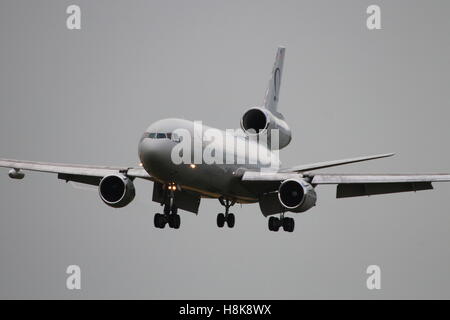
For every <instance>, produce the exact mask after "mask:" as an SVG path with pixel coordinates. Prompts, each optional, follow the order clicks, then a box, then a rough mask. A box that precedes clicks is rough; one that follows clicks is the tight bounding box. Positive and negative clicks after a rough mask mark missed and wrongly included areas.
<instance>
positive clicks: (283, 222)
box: [269, 213, 295, 232]
mask: <svg viewBox="0 0 450 320" xmlns="http://www.w3.org/2000/svg"><path fill="white" fill-rule="evenodd" d="M280 227H283V230H284V231H286V232H293V231H294V228H295V220H294V219H293V218H289V217H285V216H284V213H282V214H281V216H280V218H277V217H270V218H269V230H270V231H275V232H276V231H278V230H279V229H280Z"/></svg>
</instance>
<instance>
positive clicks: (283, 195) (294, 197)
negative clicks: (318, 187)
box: [278, 179, 317, 212]
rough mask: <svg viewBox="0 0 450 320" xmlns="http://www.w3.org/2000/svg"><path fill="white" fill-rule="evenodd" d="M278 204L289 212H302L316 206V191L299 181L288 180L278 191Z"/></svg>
mask: <svg viewBox="0 0 450 320" xmlns="http://www.w3.org/2000/svg"><path fill="white" fill-rule="evenodd" d="M278 199H279V200H280V203H281V204H282V205H283V206H284V207H285V208H286V209H287V210H289V211H292V212H304V211H306V210H308V209H311V208H312V207H314V206H315V205H316V200H317V196H316V191H315V190H314V188H313V186H312V185H311V184H309V183H308V182H306V181H304V180H301V179H298V180H297V179H288V180H285V181H283V182H282V183H281V185H280V187H279V189H278Z"/></svg>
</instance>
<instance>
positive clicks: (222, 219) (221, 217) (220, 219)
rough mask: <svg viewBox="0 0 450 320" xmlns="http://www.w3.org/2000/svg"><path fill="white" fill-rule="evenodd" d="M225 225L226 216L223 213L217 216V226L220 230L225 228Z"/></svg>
mask: <svg viewBox="0 0 450 320" xmlns="http://www.w3.org/2000/svg"><path fill="white" fill-rule="evenodd" d="M224 225H225V215H224V214H223V213H219V214H218V215H217V226H218V227H219V228H223V226H224Z"/></svg>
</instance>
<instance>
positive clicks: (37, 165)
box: [0, 159, 153, 185]
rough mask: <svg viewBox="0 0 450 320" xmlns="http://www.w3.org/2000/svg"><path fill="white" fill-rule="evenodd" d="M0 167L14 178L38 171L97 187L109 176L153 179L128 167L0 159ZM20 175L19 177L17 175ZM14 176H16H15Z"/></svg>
mask: <svg viewBox="0 0 450 320" xmlns="http://www.w3.org/2000/svg"><path fill="white" fill-rule="evenodd" d="M0 167H5V168H11V169H14V170H15V172H14V171H11V172H10V177H12V178H13V177H14V176H16V177H17V178H19V179H20V178H23V176H22V173H21V170H29V171H38V172H46V173H55V174H58V178H59V179H62V180H66V181H74V182H79V183H86V184H92V185H98V184H99V183H100V180H101V179H102V178H103V177H105V176H107V175H111V174H119V173H121V174H124V175H126V176H127V177H130V178H142V179H147V180H153V178H152V177H151V176H150V175H149V174H148V173H147V172H146V171H145V170H144V169H143V168H140V167H139V168H130V167H108V166H87V165H75V164H62V163H51V162H35V161H21V160H10V159H0ZM18 173H20V174H19V175H17V174H18ZM15 174H16V175H15Z"/></svg>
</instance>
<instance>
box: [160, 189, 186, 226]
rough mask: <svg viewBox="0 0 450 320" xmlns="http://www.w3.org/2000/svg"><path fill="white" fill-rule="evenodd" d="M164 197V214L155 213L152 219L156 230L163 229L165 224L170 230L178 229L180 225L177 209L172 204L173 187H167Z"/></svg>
mask: <svg viewBox="0 0 450 320" xmlns="http://www.w3.org/2000/svg"><path fill="white" fill-rule="evenodd" d="M167 188H168V190H166V191H167V192H166V195H165V201H164V202H165V205H164V214H161V213H156V214H155V218H154V219H153V222H154V225H155V227H156V228H159V229H164V227H165V226H166V224H168V225H169V227H170V228H172V229H179V228H180V224H181V218H180V215H179V214H178V213H177V211H178V209H177V207H176V206H175V205H174V203H173V198H174V191H175V190H176V186H175V185H169V186H168V187H167Z"/></svg>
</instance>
